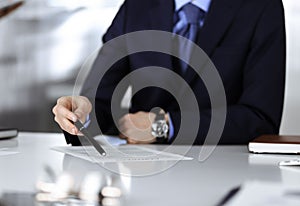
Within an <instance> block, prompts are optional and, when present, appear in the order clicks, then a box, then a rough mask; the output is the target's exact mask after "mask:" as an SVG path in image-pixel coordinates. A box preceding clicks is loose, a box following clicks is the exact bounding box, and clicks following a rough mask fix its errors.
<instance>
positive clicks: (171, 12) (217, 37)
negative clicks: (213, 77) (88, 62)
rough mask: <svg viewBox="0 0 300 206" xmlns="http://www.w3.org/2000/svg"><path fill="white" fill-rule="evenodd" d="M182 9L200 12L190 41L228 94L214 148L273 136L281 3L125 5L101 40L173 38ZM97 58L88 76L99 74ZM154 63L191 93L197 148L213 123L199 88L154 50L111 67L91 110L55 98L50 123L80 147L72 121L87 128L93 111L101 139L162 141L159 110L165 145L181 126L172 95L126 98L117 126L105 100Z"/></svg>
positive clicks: (215, 0)
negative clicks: (152, 33)
mask: <svg viewBox="0 0 300 206" xmlns="http://www.w3.org/2000/svg"><path fill="white" fill-rule="evenodd" d="M203 2H204V3H203ZM188 3H189V4H194V5H196V6H197V7H200V9H201V11H202V12H203V14H204V15H202V16H203V18H202V19H200V20H199V28H198V30H197V35H196V37H195V38H194V39H193V41H194V42H195V43H196V44H197V45H198V46H199V47H201V49H203V51H204V52H205V53H206V54H207V55H208V56H209V57H210V59H211V61H212V62H213V63H214V65H215V67H216V69H217V70H218V72H219V75H220V77H221V79H222V82H223V86H224V90H225V94H226V101H227V114H226V122H225V126H224V130H223V133H222V135H221V138H220V143H221V144H246V143H248V142H249V141H250V140H251V139H253V138H255V137H257V136H259V135H261V134H277V133H278V132H279V126H280V121H281V115H282V108H283V97H284V81H285V55H286V51H285V24H284V12H283V6H282V2H281V0H212V1H206V0H199V1H197V0H195V1H192V2H189V1H184V0H183V1H180V0H175V1H174V0H143V1H140V0H126V1H125V3H124V4H123V5H122V7H121V8H120V10H119V12H118V14H117V15H116V17H115V19H114V21H113V23H112V25H111V26H110V28H109V29H108V31H107V33H106V34H105V36H104V37H103V41H104V43H105V42H108V41H110V40H113V39H114V38H116V37H119V36H121V35H123V34H127V33H130V32H135V31H142V30H160V31H167V32H173V33H177V31H176V27H177V26H178V22H180V21H183V20H182V19H180V18H181V17H182V14H180V12H181V10H182V8H183V7H184V6H185V5H186V4H188ZM201 7H202V8H201ZM187 15H188V14H187ZM183 16H184V15H183ZM182 18H187V17H182ZM178 34H180V33H179V32H178ZM180 35H181V34H180ZM111 55H113V54H111ZM98 60H99V58H98V59H96V61H95V64H94V68H93V70H94V69H100V68H99V67H101V62H99V61H98ZM153 65H155V66H161V67H165V68H169V69H171V70H173V71H175V72H177V73H178V74H180V75H181V76H183V78H184V79H185V80H186V82H187V83H188V84H189V86H190V88H191V89H192V90H193V92H194V94H195V97H196V99H197V102H198V106H199V110H200V114H199V115H200V119H201V122H200V123H199V122H196V123H195V122H194V124H198V126H199V130H198V132H197V136H196V138H195V141H194V144H203V142H204V141H205V138H206V135H207V132H208V128H209V126H210V122H211V118H212V115H211V113H212V112H211V111H212V108H211V105H210V103H211V101H210V99H209V94H208V91H207V89H206V88H205V84H204V83H203V81H202V80H201V78H200V77H199V76H197V75H196V73H195V72H193V71H192V69H191V68H190V67H188V68H187V69H186V70H185V72H184V73H182V72H180V71H178V69H177V68H178V67H184V66H181V65H182V63H181V62H180V61H179V60H178V59H176V58H170V57H169V56H167V55H165V54H160V53H155V52H145V53H141V54H133V55H130V56H128V57H126V58H123V59H122V60H120V61H119V62H117V63H116V64H115V65H114V66H113V67H112V68H111V69H110V70H109V71H108V72H107V73H106V74H105V76H104V78H103V79H102V80H101V83H100V84H99V85H98V92H97V95H96V97H95V105H94V106H95V108H93V107H92V104H91V103H90V101H89V100H88V99H87V98H85V97H74V98H73V100H72V98H71V97H62V98H60V99H59V100H58V103H57V105H56V106H55V107H54V109H53V112H54V114H55V120H56V122H58V124H59V125H60V126H61V128H62V129H63V130H65V131H66V133H65V134H66V138H67V141H68V142H71V143H72V144H74V145H77V144H79V142H78V140H77V139H76V137H75V136H74V135H77V134H78V130H77V129H76V128H75V127H74V125H73V124H72V123H71V122H70V120H71V121H75V120H77V119H78V118H79V119H80V120H81V121H82V122H85V121H86V117H87V116H88V114H89V113H90V112H91V111H92V110H93V109H95V111H96V112H95V113H96V116H97V120H98V123H99V125H100V128H101V131H102V132H103V133H111V132H112V131H113V133H114V132H117V133H115V134H119V136H120V137H121V138H125V139H126V140H127V141H128V142H129V143H153V142H155V141H156V140H159V141H161V139H162V138H161V136H156V135H158V134H157V133H155V132H157V131H153V124H154V123H156V122H157V121H156V120H157V117H158V116H161V114H160V112H161V111H159V112H156V113H153V112H151V109H152V108H153V107H160V108H162V109H163V110H164V113H163V117H162V119H163V120H164V121H165V123H166V124H167V128H164V129H163V131H162V133H163V135H162V136H163V140H164V141H163V142H166V143H170V142H172V141H174V139H176V135H177V134H178V130H179V128H180V124H181V116H180V108H179V106H178V104H177V102H176V100H175V99H174V98H173V97H172V95H170V94H169V93H168V92H166V91H163V90H162V89H159V88H146V89H143V90H141V91H139V92H138V93H136V94H135V95H134V97H133V98H132V102H131V108H130V113H128V114H124V116H121V117H120V119H119V121H118V122H117V123H115V122H114V121H113V118H112V114H111V98H112V93H113V91H114V89H115V88H116V86H117V84H118V83H119V82H120V81H121V80H122V79H123V78H124V77H125V76H126V75H127V74H129V73H131V72H132V71H135V70H138V69H139V68H141V67H147V66H153ZM129 84H130V85H131V84H133V85H134V82H131V83H130V82H129ZM94 86H96V85H94ZM133 89H134V88H133ZM72 107H73V109H74V108H75V110H73V112H71V110H72ZM190 109H191V111H193V108H190ZM160 118H161V117H160ZM94 122H95V121H94ZM163 123H164V122H163ZM156 126H157V125H156ZM159 126H162V125H159ZM163 126H164V125H163ZM116 128H117V129H116ZM160 129H162V128H160ZM170 129H171V130H172V131H170ZM141 130H142V131H143V132H140V131H141ZM153 132H154V133H153ZM70 134H72V135H70ZM157 137H159V138H157Z"/></svg>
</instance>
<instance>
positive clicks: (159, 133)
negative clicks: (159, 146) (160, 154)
mask: <svg viewBox="0 0 300 206" xmlns="http://www.w3.org/2000/svg"><path fill="white" fill-rule="evenodd" d="M155 114H156V117H155V121H154V122H153V123H152V127H151V128H152V131H151V134H152V135H153V136H154V137H156V142H158V143H163V142H165V141H166V140H167V139H168V132H169V126H168V123H167V121H166V120H165V114H162V113H159V112H155Z"/></svg>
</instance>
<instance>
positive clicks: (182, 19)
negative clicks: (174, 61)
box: [173, 3, 205, 74]
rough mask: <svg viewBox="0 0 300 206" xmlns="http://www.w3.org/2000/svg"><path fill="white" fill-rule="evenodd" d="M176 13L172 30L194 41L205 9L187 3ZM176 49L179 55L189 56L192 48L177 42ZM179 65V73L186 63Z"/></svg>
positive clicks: (184, 69) (182, 70)
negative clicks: (175, 21) (175, 20)
mask: <svg viewBox="0 0 300 206" xmlns="http://www.w3.org/2000/svg"><path fill="white" fill-rule="evenodd" d="M177 15H178V16H177V18H178V21H177V23H176V24H175V27H174V29H173V32H174V33H176V34H178V35H181V36H183V37H185V38H187V39H189V40H191V41H193V42H195V41H196V39H197V34H198V31H199V29H200V28H201V26H202V24H203V20H204V17H205V11H203V10H202V9H200V8H199V7H197V6H195V5H194V4H192V3H188V4H186V5H184V6H183V7H182V8H181V9H180V10H179V11H178V13H177ZM178 50H179V51H178V54H179V56H180V57H181V56H182V55H183V54H185V55H187V56H188V57H190V56H191V50H192V48H191V47H189V46H188V44H184V42H179V48H178ZM180 67H181V68H180V73H181V74H184V73H185V71H186V69H187V67H188V65H186V64H185V63H184V62H181V63H180Z"/></svg>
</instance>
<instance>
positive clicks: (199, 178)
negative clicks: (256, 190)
mask: <svg viewBox="0 0 300 206" xmlns="http://www.w3.org/2000/svg"><path fill="white" fill-rule="evenodd" d="M17 140H18V147H17V148H16V149H17V150H18V151H19V152H20V153H19V154H14V155H8V156H0V165H1V166H0V167H1V169H0V193H3V192H7V191H23V192H24V191H25V192H34V191H35V186H34V185H35V182H36V180H37V179H38V177H39V176H40V175H41V174H42V173H43V166H44V165H46V164H48V165H50V166H51V167H53V168H54V170H55V171H56V172H57V173H60V172H62V171H63V170H67V171H69V172H70V171H72V173H73V175H74V176H75V177H76V178H77V180H78V182H79V181H80V179H81V178H82V177H83V175H84V174H86V173H87V172H88V171H98V172H101V173H105V174H110V173H111V172H109V171H107V170H105V169H103V168H102V167H101V166H99V165H98V164H92V163H90V162H87V161H84V160H81V159H77V158H73V157H70V156H67V155H64V154H62V153H59V152H55V151H52V150H50V149H49V148H51V147H53V146H62V145H65V141H64V137H63V135H62V134H43V133H20V135H19V137H18V138H17ZM0 147H1V141H0ZM182 149H183V146H177V147H175V148H174V150H178V151H179V152H180V151H181V150H182ZM199 151H200V147H193V148H192V149H191V151H190V152H189V153H188V156H192V157H194V160H192V161H181V162H178V163H177V164H176V165H175V166H173V167H172V168H170V169H169V170H166V171H165V172H163V173H160V174H157V175H152V176H145V177H132V178H128V177H127V178H123V180H124V182H123V184H125V185H123V187H124V188H127V190H126V191H125V192H126V195H125V196H124V198H123V202H122V205H128V206H135V205H149V206H150V205H151V206H153V205H155V206H159V205H164V206H165V205H170V206H172V205H189V206H191V205H204V206H205V205H215V204H216V203H218V202H219V201H220V199H221V198H222V197H223V196H224V195H225V194H226V193H227V192H228V191H229V190H230V189H232V188H233V187H236V186H238V185H240V184H241V183H243V182H244V181H246V180H264V181H273V182H284V183H286V184H298V185H299V184H300V178H299V177H300V168H279V167H278V166H277V163H278V162H279V161H281V160H285V159H291V158H293V157H295V156H274V155H271V156H270V155H268V156H264V157H261V155H253V154H249V153H248V151H247V147H246V146H218V147H217V149H216V150H215V151H214V153H213V154H212V155H211V156H210V157H209V159H208V160H207V161H205V162H203V163H200V162H198V160H197V157H198V155H199ZM138 164H139V167H143V166H144V165H143V164H144V163H138ZM161 164H163V163H161ZM112 175H113V176H117V175H115V174H112ZM118 178H120V177H118ZM121 179H122V178H121Z"/></svg>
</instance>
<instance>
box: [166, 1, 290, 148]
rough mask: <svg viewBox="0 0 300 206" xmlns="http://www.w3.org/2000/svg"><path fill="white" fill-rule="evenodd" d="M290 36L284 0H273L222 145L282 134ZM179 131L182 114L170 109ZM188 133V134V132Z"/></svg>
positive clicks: (203, 126)
mask: <svg viewBox="0 0 300 206" xmlns="http://www.w3.org/2000/svg"><path fill="white" fill-rule="evenodd" d="M285 62H286V37H285V23H284V12H283V6H282V2H281V1H269V4H268V5H267V6H266V7H265V9H264V12H263V14H262V15H261V17H260V19H259V21H258V23H257V25H256V29H255V32H254V34H253V38H252V40H251V42H250V50H249V52H248V54H247V58H246V63H245V65H244V67H243V68H241V69H242V70H243V77H242V78H243V85H242V86H243V91H242V95H241V96H240V98H239V101H238V102H237V103H236V104H233V105H229V106H228V108H227V116H226V123H225V127H224V131H223V134H222V136H221V139H220V142H219V143H220V144H247V143H248V142H249V141H251V140H252V139H253V138H255V137H257V136H259V135H261V134H278V132H279V127H280V122H281V116H282V108H283V99H284V85H285ZM170 114H171V118H172V121H173V124H174V127H175V134H176V133H177V132H178V128H179V127H180V114H179V113H178V112H170ZM200 119H201V120H200V126H199V127H200V129H199V132H198V136H197V139H196V142H195V144H203V142H204V140H205V138H206V135H207V131H208V128H209V126H210V122H211V110H202V111H201V112H200ZM187 135H188V134H187Z"/></svg>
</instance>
